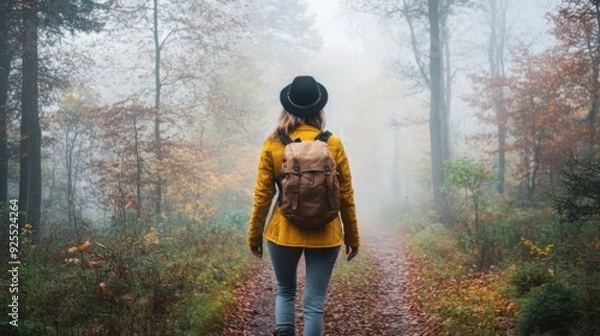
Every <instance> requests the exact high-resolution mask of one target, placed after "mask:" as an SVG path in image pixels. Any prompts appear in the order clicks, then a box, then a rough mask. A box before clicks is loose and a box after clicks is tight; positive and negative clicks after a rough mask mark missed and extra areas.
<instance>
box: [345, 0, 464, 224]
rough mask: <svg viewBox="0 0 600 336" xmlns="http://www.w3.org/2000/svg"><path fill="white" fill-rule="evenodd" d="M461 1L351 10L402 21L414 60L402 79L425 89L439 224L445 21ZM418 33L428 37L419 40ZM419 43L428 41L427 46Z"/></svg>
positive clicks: (445, 151) (380, 1)
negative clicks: (427, 92) (427, 95)
mask: <svg viewBox="0 0 600 336" xmlns="http://www.w3.org/2000/svg"><path fill="white" fill-rule="evenodd" d="M468 4H469V1H464V0H434V1H431V0H428V1H424V0H403V1H402V2H401V3H399V2H395V1H389V0H363V1H361V2H358V3H356V4H354V5H352V6H353V7H355V8H357V9H359V10H362V11H367V12H371V13H375V14H377V15H379V16H382V17H386V18H394V17H397V16H399V17H400V18H402V19H404V20H405V22H406V24H407V27H408V33H409V34H410V35H409V37H408V39H409V41H410V48H411V50H412V53H413V57H414V65H413V66H406V65H402V66H401V70H400V71H401V74H402V76H403V77H404V78H408V79H409V80H412V81H413V89H416V90H418V91H421V90H422V89H423V88H427V89H428V90H429V103H430V114H429V117H430V120H429V125H430V146H431V153H430V154H431V169H432V171H431V176H432V186H433V198H434V206H435V209H436V211H437V212H438V214H439V215H440V217H441V219H442V221H443V222H446V223H448V220H449V217H448V213H447V208H446V204H445V201H444V195H443V192H442V191H441V186H442V184H443V180H444V176H443V169H442V164H443V162H444V161H447V160H449V159H450V157H451V156H450V140H449V131H448V127H449V116H450V103H451V98H452V97H451V92H452V90H451V84H452V77H453V74H452V72H451V61H450V56H451V53H450V43H449V41H450V33H449V29H448V22H449V18H450V17H451V15H452V13H453V11H454V9H455V8H458V7H461V6H466V5H468ZM422 34H428V38H423V39H421V38H420V36H421V35H422ZM420 41H429V44H428V45H427V46H424V45H422V43H421V42H420Z"/></svg>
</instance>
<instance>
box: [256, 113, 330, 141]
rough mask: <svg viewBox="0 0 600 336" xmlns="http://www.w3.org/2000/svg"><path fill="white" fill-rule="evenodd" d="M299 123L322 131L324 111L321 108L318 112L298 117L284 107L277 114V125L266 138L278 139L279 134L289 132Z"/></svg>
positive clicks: (323, 127)
mask: <svg viewBox="0 0 600 336" xmlns="http://www.w3.org/2000/svg"><path fill="white" fill-rule="evenodd" d="M300 125H310V126H314V127H316V128H318V129H319V130H321V131H322V130H323V129H325V112H323V110H321V111H319V113H316V114H313V115H311V116H308V117H298V116H295V115H293V114H291V113H289V112H288V111H286V110H285V109H284V110H282V111H281V114H280V115H279V120H278V121H277V126H276V127H275V129H274V130H273V131H272V132H271V133H270V134H269V136H267V139H268V140H275V139H279V136H280V135H281V134H290V133H291V132H293V131H294V130H295V129H296V128H297V127H298V126H300Z"/></svg>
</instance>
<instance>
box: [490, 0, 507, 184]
mask: <svg viewBox="0 0 600 336" xmlns="http://www.w3.org/2000/svg"><path fill="white" fill-rule="evenodd" d="M498 1H499V3H498ZM489 4H490V28H491V29H490V40H489V48H488V61H489V65H490V77H491V79H492V80H495V81H496V86H495V89H494V90H495V92H494V103H495V105H494V113H495V115H496V123H497V134H496V136H497V138H498V182H497V183H498V184H497V186H496V190H497V191H498V193H500V194H503V193H504V184H505V176H506V125H505V121H504V114H505V112H504V86H503V83H502V82H503V79H504V46H505V39H506V6H507V4H506V2H505V1H504V0H489Z"/></svg>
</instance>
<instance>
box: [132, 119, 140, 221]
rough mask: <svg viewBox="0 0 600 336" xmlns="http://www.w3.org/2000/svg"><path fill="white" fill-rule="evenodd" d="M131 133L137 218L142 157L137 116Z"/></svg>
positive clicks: (138, 217)
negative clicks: (132, 136)
mask: <svg viewBox="0 0 600 336" xmlns="http://www.w3.org/2000/svg"><path fill="white" fill-rule="evenodd" d="M133 134H134V137H135V138H134V151H135V167H136V174H135V184H136V194H137V205H136V207H135V209H136V211H137V219H138V220H139V219H140V217H141V216H142V157H141V156H140V144H139V136H138V127H137V116H135V115H134V116H133Z"/></svg>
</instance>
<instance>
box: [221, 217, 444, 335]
mask: <svg viewBox="0 0 600 336" xmlns="http://www.w3.org/2000/svg"><path fill="white" fill-rule="evenodd" d="M361 239H362V246H361V251H360V253H359V255H358V256H357V257H356V259H354V260H352V261H351V262H350V263H348V262H347V261H346V259H345V254H344V253H343V252H344V251H342V252H341V253H340V258H339V259H338V264H337V265H336V269H335V270H334V275H333V277H332V280H331V283H330V287H329V292H328V296H327V299H326V303H325V317H324V330H323V334H324V335H335V336H345V335H349V336H355V335H356V336H357V335H394V336H403V335H406V336H412V335H419V336H426V335H434V330H435V321H434V320H433V319H431V318H430V317H428V316H427V314H425V313H424V312H423V311H422V309H421V308H420V307H419V304H418V303H417V301H416V292H417V288H418V281H419V277H418V269H417V266H416V265H415V263H413V262H412V261H411V258H410V256H409V254H408V253H407V251H406V250H405V248H404V246H403V241H404V240H403V238H402V237H401V236H400V235H399V234H398V233H397V232H395V231H394V230H392V229H385V228H381V229H377V230H372V231H370V232H369V233H363V234H361ZM358 258H361V260H358ZM342 263H343V264H342ZM352 263H356V264H355V265H352ZM340 264H342V265H340ZM254 271H255V272H254V274H251V275H250V276H249V277H248V279H247V280H246V281H245V282H244V283H242V284H240V286H239V287H238V289H237V291H236V293H235V295H236V305H235V306H234V307H233V309H232V310H231V311H230V313H229V314H228V316H227V318H226V320H225V321H224V323H223V325H222V326H221V327H220V328H219V330H218V331H216V332H215V333H213V334H212V335H214V336H216V335H220V336H229V335H231V336H233V335H236V336H240V335H246V336H267V335H272V334H273V331H274V330H275V277H274V274H273V270H272V269H271V265H270V262H269V260H268V256H267V257H266V258H264V260H263V261H262V262H261V263H260V266H259V267H258V268H257V269H255V270H254ZM298 281H299V285H298V287H299V290H298V294H297V300H296V306H297V307H296V308H297V309H296V312H297V313H296V314H297V315H296V335H298V336H301V335H302V333H301V330H302V326H303V321H302V311H301V309H300V304H301V303H300V298H301V296H302V290H303V287H304V264H303V262H302V261H301V262H300V266H299V270H298Z"/></svg>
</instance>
